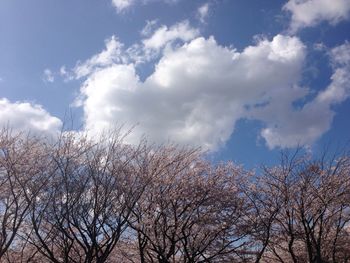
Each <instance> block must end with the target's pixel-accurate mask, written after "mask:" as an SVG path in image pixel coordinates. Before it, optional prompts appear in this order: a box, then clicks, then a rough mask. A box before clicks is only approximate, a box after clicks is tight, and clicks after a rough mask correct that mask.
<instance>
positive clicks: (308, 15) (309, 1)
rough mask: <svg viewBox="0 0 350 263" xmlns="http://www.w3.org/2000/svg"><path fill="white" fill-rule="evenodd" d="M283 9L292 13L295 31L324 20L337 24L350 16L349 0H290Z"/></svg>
mask: <svg viewBox="0 0 350 263" xmlns="http://www.w3.org/2000/svg"><path fill="white" fill-rule="evenodd" d="M283 9H284V10H286V11H288V12H290V13H291V16H292V17H291V19H292V20H291V24H290V28H291V30H292V31H293V32H295V31H297V30H298V29H300V28H304V27H310V26H315V25H317V24H318V23H320V22H322V21H328V22H329V23H331V24H336V23H338V22H340V21H341V20H346V19H349V18H350V1H349V0H331V1H330V0H289V1H288V2H287V3H286V4H285V5H284V7H283Z"/></svg>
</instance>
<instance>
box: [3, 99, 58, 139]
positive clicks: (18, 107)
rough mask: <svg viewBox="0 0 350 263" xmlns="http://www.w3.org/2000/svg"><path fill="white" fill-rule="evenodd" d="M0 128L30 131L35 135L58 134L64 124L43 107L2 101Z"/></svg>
mask: <svg viewBox="0 0 350 263" xmlns="http://www.w3.org/2000/svg"><path fill="white" fill-rule="evenodd" d="M0 112H1V114H0V126H1V127H10V128H11V129H13V130H14V131H28V132H31V133H34V134H42V133H45V134H49V135H54V134H57V133H58V132H59V131H60V129H61V127H62V122H61V120H59V119H58V118H56V117H53V116H51V115H50V114H49V113H48V112H47V111H46V110H45V109H43V107H42V106H40V105H37V104H31V103H28V102H14V103H12V102H10V101H9V100H7V99H5V98H1V99H0Z"/></svg>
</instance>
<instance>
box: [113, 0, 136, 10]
mask: <svg viewBox="0 0 350 263" xmlns="http://www.w3.org/2000/svg"><path fill="white" fill-rule="evenodd" d="M133 3H134V0H112V4H113V6H114V7H115V8H116V10H117V12H118V13H120V12H123V11H125V10H126V9H127V8H129V7H130V6H132V4H133Z"/></svg>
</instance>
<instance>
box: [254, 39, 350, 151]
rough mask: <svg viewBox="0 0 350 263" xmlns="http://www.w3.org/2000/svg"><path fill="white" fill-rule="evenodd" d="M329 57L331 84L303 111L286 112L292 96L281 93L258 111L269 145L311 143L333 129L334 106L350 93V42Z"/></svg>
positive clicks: (283, 145) (302, 109)
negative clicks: (287, 96) (286, 106)
mask: <svg viewBox="0 0 350 263" xmlns="http://www.w3.org/2000/svg"><path fill="white" fill-rule="evenodd" d="M329 56H330V58H331V61H332V64H333V70H334V71H333V74H332V76H331V83H330V84H329V86H328V87H327V88H326V89H324V90H322V91H320V92H319V93H318V94H317V96H316V97H315V99H314V100H312V101H310V102H308V103H306V104H305V105H304V106H303V107H302V108H301V109H300V110H292V109H291V110H289V111H287V112H285V111H283V108H284V104H286V103H290V102H292V101H293V99H292V100H291V98H286V97H283V96H278V97H276V100H271V102H270V105H269V106H268V107H266V108H265V109H264V110H262V111H260V112H259V113H257V114H258V116H257V118H259V119H261V120H263V121H264V122H265V123H266V124H267V127H266V128H265V129H264V130H263V131H262V133H261V135H262V137H263V138H265V140H266V142H267V144H268V146H269V147H270V148H274V147H277V146H282V147H293V146H295V145H296V144H297V143H299V144H301V145H303V144H310V143H312V142H314V141H315V140H316V139H318V138H320V137H321V136H322V134H324V133H325V132H326V131H328V130H329V129H330V127H331V125H332V120H333V117H334V115H335V112H334V111H333V110H332V106H334V105H336V104H339V103H341V102H343V101H345V100H346V99H348V98H349V96H350V77H349V75H350V44H349V43H345V44H343V45H341V46H339V47H336V48H334V49H332V50H331V51H330V54H329Z"/></svg>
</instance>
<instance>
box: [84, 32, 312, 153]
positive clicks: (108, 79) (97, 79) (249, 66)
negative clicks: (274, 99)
mask: <svg viewBox="0 0 350 263" xmlns="http://www.w3.org/2000/svg"><path fill="white" fill-rule="evenodd" d="M96 56H99V55H96ZM96 56H94V57H96ZM304 56H305V54H304V46H303V44H302V43H301V42H300V41H299V40H298V39H297V38H292V37H286V36H281V35H278V36H276V37H275V38H274V39H273V40H272V41H268V40H263V41H261V42H260V43H259V44H258V45H257V46H250V47H248V48H246V49H245V50H244V51H243V52H241V53H239V52H237V51H236V50H234V49H230V48H227V47H222V46H220V45H218V44H217V43H216V41H215V40H214V39H213V38H209V39H204V38H196V39H194V40H192V41H190V42H189V43H186V44H184V45H183V46H181V47H174V48H169V49H168V50H167V51H166V52H165V53H164V55H163V57H162V58H161V60H160V61H159V63H158V64H157V66H156V69H155V72H154V73H153V74H152V75H151V76H150V77H149V78H147V79H146V80H145V81H144V82H141V81H140V80H139V78H138V76H137V74H136V70H135V66H134V65H133V64H118V63H112V64H109V65H108V66H106V67H104V68H97V69H95V70H94V71H93V72H92V73H91V74H90V75H88V78H87V79H86V81H85V82H84V85H83V86H82V88H81V95H82V97H81V102H82V105H83V107H84V113H85V125H86V129H88V130H90V131H92V132H94V133H98V132H100V131H101V130H103V129H108V127H109V125H113V124H115V123H116V122H119V123H127V124H130V125H133V124H136V123H138V124H139V126H138V127H137V128H136V130H135V132H134V135H135V137H138V136H141V135H142V134H147V135H148V136H150V138H151V140H154V141H164V140H167V139H170V140H174V141H176V142H179V143H185V144H186V143H190V144H195V145H203V146H204V147H205V148H210V149H215V148H217V147H218V146H219V145H221V144H223V143H225V142H226V141H227V140H228V139H229V137H230V135H231V134H232V132H233V130H234V125H235V122H236V121H237V120H238V119H240V118H244V117H247V116H248V113H247V112H246V110H245V107H246V106H247V105H255V104H256V103H259V102H263V100H262V98H263V99H265V98H267V99H268V98H269V97H270V96H275V94H277V93H278V90H280V89H282V90H283V91H284V92H285V93H286V94H289V95H293V96H296V95H295V89H294V88H293V87H292V85H293V84H294V83H295V82H296V81H297V80H298V78H299V75H300V70H301V68H302V64H303V60H304ZM263 95H265V96H264V97H263ZM290 97H291V96H290Z"/></svg>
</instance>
